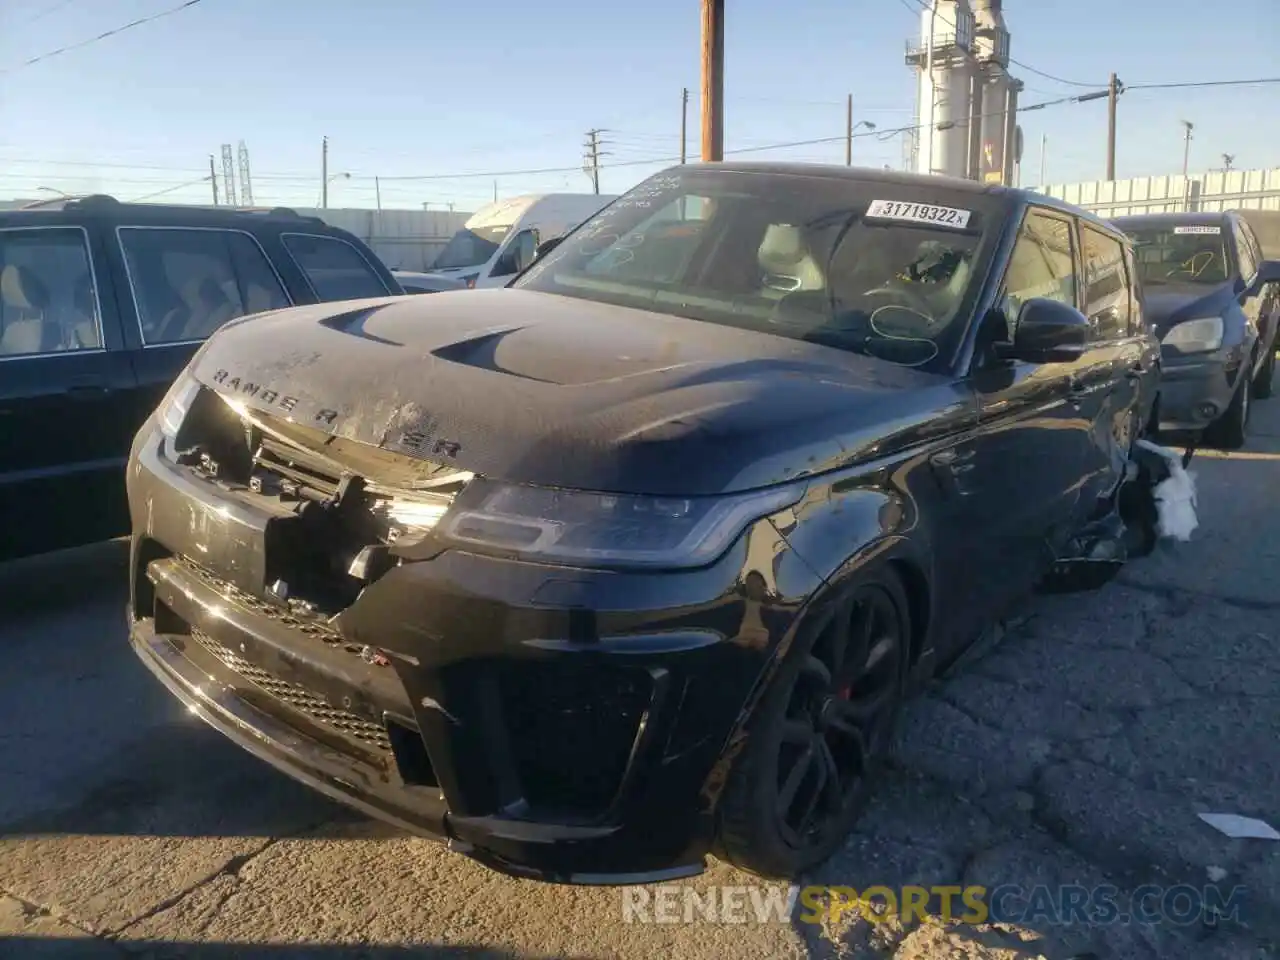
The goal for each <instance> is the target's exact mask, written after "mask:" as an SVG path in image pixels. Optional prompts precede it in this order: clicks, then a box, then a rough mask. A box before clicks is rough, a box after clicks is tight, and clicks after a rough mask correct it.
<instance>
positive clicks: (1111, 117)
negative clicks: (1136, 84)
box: [1107, 73, 1122, 181]
mask: <svg viewBox="0 0 1280 960" xmlns="http://www.w3.org/2000/svg"><path fill="white" fill-rule="evenodd" d="M1121 86H1122V84H1121V83H1120V81H1119V80H1117V79H1116V75H1115V74H1114V73H1113V74H1112V75H1111V82H1110V83H1109V84H1107V180H1109V181H1113V180H1115V178H1116V101H1117V100H1119V98H1120V89H1121Z"/></svg>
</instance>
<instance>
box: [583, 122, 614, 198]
mask: <svg viewBox="0 0 1280 960" xmlns="http://www.w3.org/2000/svg"><path fill="white" fill-rule="evenodd" d="M606 132H607V131H605V130H588V131H587V142H586V144H585V146H584V148H583V154H582V172H583V173H585V174H586V175H587V176H588V177H590V178H591V190H592V192H593V193H597V194H598V193H599V192H600V158H601V157H607V156H609V152H608V151H607V150H601V149H600V148H601V147H603V146H604V145H605V142H604V141H603V140H601V139H600V134H602V133H606Z"/></svg>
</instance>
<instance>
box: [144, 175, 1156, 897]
mask: <svg viewBox="0 0 1280 960" xmlns="http://www.w3.org/2000/svg"><path fill="white" fill-rule="evenodd" d="M1133 277H1134V271H1133V259H1132V249H1131V246H1130V245H1129V243H1128V241H1127V240H1126V239H1125V237H1124V235H1123V234H1122V233H1120V232H1119V231H1118V230H1116V229H1114V228H1113V227H1110V226H1108V225H1107V224H1105V223H1104V222H1102V221H1101V220H1099V219H1098V218H1097V217H1094V216H1091V215H1090V214H1087V213H1085V212H1084V211H1081V210H1079V209H1076V208H1073V207H1069V206H1066V205H1064V204H1061V203H1058V202H1056V201H1053V200H1050V199H1049V198H1046V197H1041V196H1037V195H1036V194H1033V193H1029V192H1024V191H1019V190H1010V189H1005V188H998V187H988V186H985V185H981V184H976V183H971V182H969V181H955V180H949V179H947V178H943V177H934V176H928V177H926V176H914V175H904V174H887V173H884V174H882V173H880V172H878V171H867V170H848V169H847V168H844V167H822V166H811V165H798V164H793V165H788V164H763V165H749V164H736V163H734V164H709V165H687V166H682V167H677V168H674V169H672V170H668V171H666V172H665V173H663V174H660V175H657V176H655V177H651V178H650V179H648V180H646V181H645V182H644V183H642V184H641V185H639V186H638V187H636V188H635V189H633V190H632V191H630V192H629V193H627V194H626V195H624V196H623V197H621V198H620V199H618V200H617V201H616V202H614V203H613V204H612V205H611V206H609V207H608V208H606V209H605V210H603V211H602V212H601V213H599V214H598V215H596V216H595V217H593V218H592V219H591V220H589V221H588V222H587V223H585V224H583V225H582V226H580V227H579V228H578V229H577V230H575V231H573V232H572V233H570V234H569V235H568V236H567V237H566V238H565V239H564V240H563V241H562V242H561V243H560V244H559V245H558V246H556V247H555V248H554V249H552V250H551V251H550V252H549V253H546V254H545V255H544V256H543V257H541V258H539V259H536V260H535V261H534V263H533V265H532V267H531V268H530V269H528V270H527V271H526V272H525V273H523V274H522V275H521V276H519V277H518V278H517V279H516V280H515V281H514V283H513V284H511V285H510V286H509V287H507V288H502V289H493V290H476V291H471V292H468V293H464V294H447V293H446V294H441V295H437V296H429V297H400V298H395V299H390V300H387V299H383V300H364V301H358V302H352V303H345V304H320V305H316V306H310V307H299V308H296V309H293V310H282V311H278V312H276V313H273V314H271V315H269V316H265V317H259V318H255V319H253V320H250V321H249V322H247V323H243V324H237V323H232V324H228V325H227V326H226V327H224V328H223V329H222V330H221V331H219V332H218V334H217V335H215V336H214V337H213V338H211V339H210V340H209V341H208V343H206V345H205V346H204V347H203V348H202V350H201V352H200V354H199V355H197V356H196V358H195V359H194V360H193V361H192V363H191V365H190V367H189V368H188V370H187V371H186V372H185V373H184V374H183V375H182V376H181V377H180V379H179V380H178V381H176V382H175V384H174V387H173V389H172V391H171V392H170V393H169V395H168V396H167V397H166V399H165V400H164V402H163V403H162V404H161V407H160V408H159V410H157V412H156V414H155V415H154V416H153V418H152V419H151V420H150V421H149V422H148V423H147V425H146V426H145V427H144V428H143V429H142V430H141V431H140V432H139V434H138V437H137V439H136V441H135V443H134V447H133V452H132V458H131V461H130V465H129V469H128V471H127V474H128V482H129V497H130V504H131V508H132V512H133V522H134V537H133V556H132V563H131V580H132V583H131V604H132V610H131V619H132V629H131V638H132V644H133V648H134V650H135V651H136V652H137V654H138V655H139V657H140V658H141V659H142V661H143V662H144V663H145V664H146V665H147V666H148V667H149V668H150V669H151V670H152V671H153V672H154V673H155V674H156V676H157V677H158V678H159V679H160V680H161V681H162V682H163V683H164V684H166V685H167V686H168V687H169V689H170V690H171V691H173V693H174V694H175V695H177V696H178V697H179V698H181V699H182V700H183V701H185V702H186V703H187V704H188V705H189V706H190V708H191V710H192V711H193V712H194V713H195V714H197V715H198V716H200V717H202V718H203V719H205V720H206V721H208V722H209V723H212V724H213V725H214V726H216V727H217V728H218V729H220V730H221V731H223V732H224V733H225V734H226V735H227V736H228V737H230V738H231V739H233V740H234V741H235V742H237V743H238V744H240V745H241V746H242V747H243V748H244V749H246V750H249V751H251V752H253V753H254V754H256V755H258V756H259V757H261V758H263V759H265V760H267V761H268V762H270V763H273V764H275V765H277V766H278V767H279V768H281V769H282V770H285V771H286V772H288V773H289V774H291V775H292V776H294V777H297V778H298V779H300V780H302V781H303V782H305V783H308V784H310V785H311V786H313V787H314V788H316V789H318V790H320V791H322V792H324V793H326V794H328V795H330V796H332V797H335V798H337V799H340V800H342V801H344V802H346V803H349V804H351V805H353V806H355V807H357V808H359V809H361V810H364V811H366V812H368V813H371V814H375V815H377V816H381V817H384V818H386V819H388V820H390V821H392V822H394V823H397V824H400V825H401V826H404V827H408V828H411V829H414V830H417V831H420V832H422V833H425V834H428V835H432V836H436V837H438V838H440V839H442V840H446V841H447V842H448V843H449V844H450V846H451V848H453V849H455V850H458V851H461V852H464V853H467V854H469V855H471V856H472V857H475V858H477V859H479V860H481V861H483V862H485V863H487V864H490V865H492V866H494V867H496V868H498V869H501V870H506V871H509V872H512V873H516V874H523V875H528V876H534V877H539V878H542V879H547V880H560V881H571V882H578V883H600V882H619V883H621V882H634V881H637V880H657V879H662V878H670V877H673V876H680V875H683V874H688V873H691V872H697V871H698V870H700V869H701V868H702V865H703V862H704V856H705V854H706V853H707V852H708V851H712V850H714V851H716V852H717V853H719V854H720V855H721V856H723V857H725V858H727V859H728V860H730V861H732V862H733V863H735V864H737V865H739V866H742V867H745V868H747V869H750V870H753V871H756V872H757V873H761V874H765V875H770V876H775V875H783V876H790V875H794V874H795V873H796V872H797V871H800V870H803V869H805V868H806V867H809V866H811V865H813V864H814V863H815V862H817V861H818V860H820V859H822V858H823V857H825V856H826V855H828V854H829V853H830V852H831V851H832V850H834V849H835V848H836V847H837V845H838V844H839V843H840V842H841V841H842V839H843V838H844V836H845V835H846V833H847V831H848V830H849V828H850V825H851V824H852V822H853V819H854V818H855V817H856V816H857V814H858V811H859V809H860V807H861V804H862V801H863V800H864V799H865V798H866V796H867V792H868V789H869V787H870V785H871V784H872V783H873V782H874V772H875V769H876V766H877V763H878V761H879V760H880V758H882V757H883V755H884V751H885V748H886V744H887V742H888V738H889V733H890V731H891V730H892V727H893V720H894V716H895V713H896V710H897V707H898V705H899V704H900V702H901V700H902V698H903V696H904V695H905V694H906V693H907V692H908V691H910V690H911V689H913V688H915V687H916V686H917V685H918V684H921V683H923V682H925V681H927V680H928V678H929V677H930V676H931V675H932V673H933V672H934V671H935V669H936V668H937V667H938V665H939V664H940V663H944V662H946V661H947V660H949V659H951V658H953V657H954V656H955V655H956V654H957V652H958V651H960V650H962V649H963V648H964V646H965V645H966V644H967V643H968V642H969V641H970V640H971V639H972V638H973V636H974V635H975V633H976V632H977V631H978V630H979V629H980V628H981V627H982V626H983V625H984V624H985V623H986V622H988V621H989V620H990V619H991V618H992V617H993V616H995V615H996V614H997V613H998V612H999V611H1001V610H1002V609H1003V608H1004V607H1005V606H1007V604H1008V603H1010V602H1011V600H1013V599H1014V598H1018V597H1020V596H1021V595H1022V594H1024V593H1025V592H1026V591H1028V590H1029V589H1030V588H1031V587H1032V586H1033V585H1034V584H1036V582H1037V581H1038V580H1039V579H1040V576H1041V574H1043V573H1045V572H1046V571H1047V570H1049V569H1050V568H1051V567H1052V568H1054V569H1059V570H1060V569H1061V568H1062V567H1063V566H1064V565H1067V566H1070V565H1072V564H1076V561H1081V562H1080V563H1078V564H1077V565H1078V566H1079V567H1082V568H1088V569H1092V570H1095V571H1097V570H1114V568H1115V564H1112V563H1110V562H1102V561H1109V560H1111V559H1112V558H1115V557H1116V556H1118V553H1117V550H1118V549H1119V547H1118V545H1117V543H1116V541H1117V540H1119V538H1120V536H1121V535H1122V532H1123V531H1121V530H1120V529H1119V527H1120V526H1124V525H1125V524H1127V523H1128V521H1127V520H1125V521H1124V523H1123V524H1120V525H1117V524H1114V523H1112V522H1111V519H1112V518H1115V517H1117V516H1121V518H1122V519H1123V516H1122V515H1123V514H1125V513H1126V511H1125V509H1124V501H1125V498H1124V497H1122V496H1121V493H1122V492H1124V491H1131V490H1134V489H1140V488H1139V487H1138V485H1137V484H1129V483H1128V482H1127V480H1128V479H1129V478H1130V477H1131V476H1132V474H1133V471H1132V470H1131V469H1130V468H1132V467H1133V466H1134V465H1135V463H1136V462H1137V459H1138V456H1137V455H1136V454H1135V452H1134V451H1135V441H1136V440H1137V439H1138V438H1140V437H1141V436H1142V434H1143V430H1144V427H1145V426H1146V425H1147V424H1148V422H1149V421H1150V419H1151V411H1152V409H1153V406H1154V404H1155V400H1156V390H1157V389H1158V377H1159V368H1158V361H1159V358H1160V352H1159V344H1158V343H1157V341H1156V339H1155V337H1154V336H1153V334H1152V332H1151V330H1150V327H1149V325H1148V324H1147V322H1146V320H1145V317H1144V315H1143V310H1142V306H1143V304H1142V299H1141V290H1140V288H1139V287H1137V286H1136V285H1135V284H1134V282H1133ZM1139 449H1141V448H1139ZM1140 469H1141V468H1140ZM1139 472H1140V471H1139ZM1139 513H1140V511H1139ZM1129 515H1130V516H1134V513H1133V512H1129ZM1100 521H1105V522H1100ZM1093 530H1103V531H1111V530H1114V531H1115V533H1114V535H1113V534H1111V533H1107V536H1109V537H1113V539H1112V540H1110V541H1107V540H1105V539H1098V538H1097V535H1096V534H1095V533H1092V532H1090V531H1093ZM1095 547H1105V548H1106V550H1105V552H1100V551H1099V550H1098V549H1095ZM1140 552H1141V551H1140V550H1133V551H1129V552H1128V553H1127V554H1126V556H1132V555H1134V554H1135V553H1140ZM375 882H376V881H375Z"/></svg>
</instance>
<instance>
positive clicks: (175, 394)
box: [156, 371, 200, 444]
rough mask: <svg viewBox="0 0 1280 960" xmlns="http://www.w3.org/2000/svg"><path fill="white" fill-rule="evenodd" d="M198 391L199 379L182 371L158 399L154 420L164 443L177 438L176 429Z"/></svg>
mask: <svg viewBox="0 0 1280 960" xmlns="http://www.w3.org/2000/svg"><path fill="white" fill-rule="evenodd" d="M199 392H200V383H199V381H197V380H196V378H195V377H193V376H191V374H189V373H187V372H186V371H183V373H182V374H181V375H180V376H179V377H178V379H177V380H175V381H174V382H173V385H172V386H171V387H169V392H168V393H166V394H165V395H164V399H163V400H161V401H160V406H159V407H157V408H156V422H157V423H158V424H159V425H160V435H161V436H162V437H164V439H165V443H166V444H172V443H173V442H174V440H175V439H176V438H177V436H178V431H179V430H181V429H182V421H183V420H185V419H186V418H187V411H188V410H189V409H190V408H191V403H192V401H194V400H195V398H196V394H197V393H199Z"/></svg>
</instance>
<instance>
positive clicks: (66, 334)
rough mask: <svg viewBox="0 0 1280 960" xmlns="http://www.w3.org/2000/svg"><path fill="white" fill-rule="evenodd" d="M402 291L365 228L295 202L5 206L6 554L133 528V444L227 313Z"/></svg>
mask: <svg viewBox="0 0 1280 960" xmlns="http://www.w3.org/2000/svg"><path fill="white" fill-rule="evenodd" d="M402 292H403V291H402V290H401V288H400V285H399V284H398V283H397V282H396V280H395V279H394V278H393V277H392V276H391V273H390V272H389V271H388V270H387V268H386V266H385V265H383V263H382V262H381V261H380V260H379V259H378V257H377V256H376V255H375V254H374V253H373V251H372V250H370V249H369V248H368V246H366V245H365V244H364V243H363V242H361V241H360V240H359V239H358V238H356V237H355V236H353V235H352V234H350V233H348V232H347V231H345V230H339V229H335V228H334V227H331V226H329V225H328V224H326V223H324V222H323V221H322V220H320V219H318V218H315V217H303V216H299V215H298V214H296V213H294V212H292V211H290V210H286V209H283V208H280V209H275V210H271V211H263V212H256V211H249V210H233V209H218V208H204V207H194V206H173V205H158V204H131V203H120V202H119V201H117V200H115V199H113V198H112V197H108V196H94V197H86V198H84V199H81V200H72V201H69V202H63V201H59V202H56V203H55V204H42V205H40V207H39V208H35V209H19V210H8V211H4V212H0V560H4V559H9V558H12V557H18V556H24V555H27V554H34V553H43V552H46V551H49V550H56V549H59V548H62V547H70V546H78V545H80V544H84V543H90V542H93V541H95V540H101V539H104V538H107V537H115V536H120V535H121V534H123V533H125V532H126V531H127V530H128V509H127V505H126V501H125V490H124V464H125V459H126V458H127V456H128V454H129V444H130V442H131V441H132V439H133V436H134V434H135V433H136V432H137V431H138V428H139V426H141V425H142V423H143V421H145V420H146V419H147V417H148V416H149V415H150V414H151V411H152V410H154V409H155V406H156V404H157V403H158V402H159V401H160V398H161V397H162V396H163V395H164V392H165V390H167V389H168V387H169V385H170V384H171V383H172V382H173V379H174V377H175V376H177V374H178V373H179V372H180V371H181V370H182V369H183V367H185V366H186V365H187V363H188V361H190V360H191V357H192V355H193V354H194V353H195V351H196V348H197V346H198V345H199V344H200V343H201V342H203V341H204V340H205V339H206V338H207V337H208V336H209V335H210V334H211V333H213V332H214V331H215V330H217V329H218V328H219V327H220V326H222V324H224V323H226V322H227V321H229V320H232V319H235V318H237V317H242V316H245V315H246V314H253V313H260V312H262V311H266V310H275V309H279V308H281V307H288V306H291V305H293V304H301V303H316V302H317V301H324V300H346V299H350V298H354V297H375V296H386V295H388V294H400V293H402Z"/></svg>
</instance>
